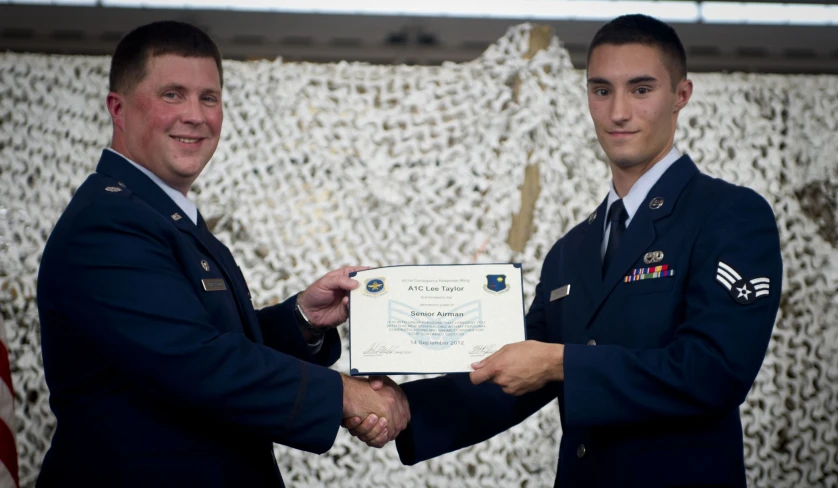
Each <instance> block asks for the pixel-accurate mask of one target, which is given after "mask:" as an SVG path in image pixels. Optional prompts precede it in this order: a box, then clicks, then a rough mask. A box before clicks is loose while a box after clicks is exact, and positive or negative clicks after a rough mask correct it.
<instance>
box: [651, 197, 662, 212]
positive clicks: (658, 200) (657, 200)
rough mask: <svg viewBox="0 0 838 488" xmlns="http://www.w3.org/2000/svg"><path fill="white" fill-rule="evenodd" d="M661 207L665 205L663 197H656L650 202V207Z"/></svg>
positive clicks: (653, 208) (655, 208) (654, 208)
mask: <svg viewBox="0 0 838 488" xmlns="http://www.w3.org/2000/svg"><path fill="white" fill-rule="evenodd" d="M661 207H663V198H661V197H655V198H653V199H652V201H651V202H649V208H651V209H652V210H657V209H659V208H661Z"/></svg>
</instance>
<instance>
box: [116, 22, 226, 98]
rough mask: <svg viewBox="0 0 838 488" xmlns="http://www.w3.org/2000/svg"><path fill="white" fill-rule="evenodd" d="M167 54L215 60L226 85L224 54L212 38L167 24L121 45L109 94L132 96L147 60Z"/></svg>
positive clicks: (136, 32)
mask: <svg viewBox="0 0 838 488" xmlns="http://www.w3.org/2000/svg"><path fill="white" fill-rule="evenodd" d="M166 54H175V55H178V56H183V57H186V58H213V59H214V60H215V65H216V66H217V67H218V79H219V82H220V83H221V85H222V86H223V85H224V74H223V71H222V68H221V52H220V51H219V50H218V46H216V45H215V42H213V40H212V39H211V38H210V36H209V35H208V34H207V33H206V32H204V31H202V30H201V29H199V28H197V27H195V26H194V25H190V24H187V23H184V22H176V21H172V20H165V21H161V22H152V23H151V24H146V25H143V26H140V27H137V28H136V29H134V30H133V31H131V32H129V33H128V34H127V35H126V36H125V37H123V38H122V40H120V41H119V44H117V46H116V51H114V54H113V58H111V73H110V80H109V81H110V91H112V92H117V93H129V92H130V91H131V90H133V89H134V88H135V87H136V86H137V85H138V84H139V83H140V82H141V81H143V79H144V78H145V77H146V74H147V73H146V67H147V65H148V60H149V59H151V58H152V57H153V56H163V55H166Z"/></svg>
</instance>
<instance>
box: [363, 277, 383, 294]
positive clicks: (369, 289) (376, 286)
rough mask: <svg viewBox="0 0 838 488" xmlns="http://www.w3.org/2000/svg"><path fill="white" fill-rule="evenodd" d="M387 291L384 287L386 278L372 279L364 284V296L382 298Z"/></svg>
mask: <svg viewBox="0 0 838 488" xmlns="http://www.w3.org/2000/svg"><path fill="white" fill-rule="evenodd" d="M386 291H387V287H386V286H385V285H384V278H370V279H368V280H366V281H365V282H364V294H366V295H369V296H380V295H383V294H384V293H385V292H386Z"/></svg>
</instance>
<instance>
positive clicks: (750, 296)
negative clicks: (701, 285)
mask: <svg viewBox="0 0 838 488" xmlns="http://www.w3.org/2000/svg"><path fill="white" fill-rule="evenodd" d="M716 281H718V282H719V283H720V284H721V285H722V286H724V287H725V288H726V289H727V291H728V293H730V296H731V298H733V299H734V300H735V301H736V303H739V304H742V305H750V304H751V303H754V300H756V299H757V298H761V297H764V296H768V293H769V291H770V289H771V286H770V285H771V280H770V279H768V278H753V279H750V280H746V279H744V278H742V275H740V274H739V273H738V272H736V270H735V269H733V267H732V266H730V265H729V264H726V263H724V262H722V261H719V266H718V267H717V268H716Z"/></svg>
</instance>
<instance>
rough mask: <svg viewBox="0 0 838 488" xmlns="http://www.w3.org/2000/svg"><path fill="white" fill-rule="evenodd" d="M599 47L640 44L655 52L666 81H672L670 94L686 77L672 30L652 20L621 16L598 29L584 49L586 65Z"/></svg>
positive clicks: (681, 47)
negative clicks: (585, 49) (586, 50)
mask: <svg viewBox="0 0 838 488" xmlns="http://www.w3.org/2000/svg"><path fill="white" fill-rule="evenodd" d="M603 44H613V45H616V46H621V45H624V44H643V45H646V46H651V47H655V48H657V49H658V50H659V51H660V52H661V54H662V55H663V60H664V63H666V67H667V71H669V77H670V78H672V89H673V90H674V89H675V86H676V85H677V84H678V82H679V81H681V80H683V79H684V78H686V77H687V53H686V52H685V51H684V45H683V44H681V39H679V38H678V34H677V33H676V32H675V29H673V28H672V26H670V25H669V24H666V23H664V22H661V21H660V20H658V19H656V18H654V17H649V16H648V15H641V14H632V15H623V16H620V17H617V18H616V19H614V20H612V21H611V22H609V23H607V24H605V25H604V26H602V27H600V29H599V30H598V31H597V33H596V35H595V36H594V39H593V40H592V41H591V45H590V47H588V63H589V64H590V62H591V53H593V52H594V49H595V48H596V47H598V46H601V45H603Z"/></svg>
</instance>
